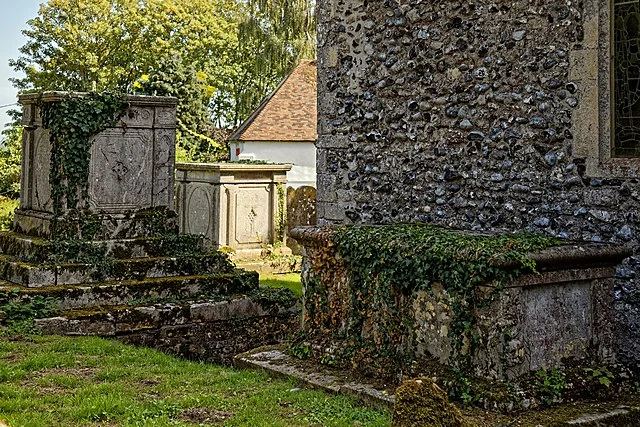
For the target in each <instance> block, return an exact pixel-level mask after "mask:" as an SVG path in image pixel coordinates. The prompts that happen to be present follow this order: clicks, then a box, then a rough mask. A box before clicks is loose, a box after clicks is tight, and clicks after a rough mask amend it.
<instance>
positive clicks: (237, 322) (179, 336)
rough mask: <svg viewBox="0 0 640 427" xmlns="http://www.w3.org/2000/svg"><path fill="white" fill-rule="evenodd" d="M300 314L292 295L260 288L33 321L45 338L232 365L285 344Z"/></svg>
mask: <svg viewBox="0 0 640 427" xmlns="http://www.w3.org/2000/svg"><path fill="white" fill-rule="evenodd" d="M253 277H255V276H253ZM299 314H300V301H299V300H298V298H296V297H295V295H294V294H293V293H291V292H290V291H289V290H288V289H272V288H265V287H259V288H258V289H254V290H253V291H251V292H247V293H240V294H220V295H217V296H215V297H213V298H196V297H193V298H184V299H182V300H180V301H176V302H162V303H152V302H146V303H145V302H144V301H139V302H136V301H133V300H130V301H129V304H122V305H109V306H93V307H90V308H87V309H82V308H77V309H72V310H66V311H63V312H60V313H58V314H57V315H56V316H53V317H48V318H41V319H35V321H34V325H35V327H36V328H38V329H39V330H40V331H42V333H44V334H56V335H69V336H84V335H95V336H101V337H113V338H117V339H118V340H120V341H123V342H126V343H129V344H135V345H144V346H147V347H153V348H157V349H160V350H162V351H165V352H167V353H170V354H174V355H177V356H180V357H184V358H188V359H192V360H193V359H195V360H203V361H208V362H215V363H223V364H231V363H232V359H233V357H234V356H235V355H236V354H238V353H241V352H244V351H247V350H250V349H252V348H255V347H259V346H263V345H268V344H274V343H278V342H282V341H283V340H285V339H287V337H289V336H291V334H293V333H294V332H296V331H297V330H298V328H299V326H300V320H299Z"/></svg>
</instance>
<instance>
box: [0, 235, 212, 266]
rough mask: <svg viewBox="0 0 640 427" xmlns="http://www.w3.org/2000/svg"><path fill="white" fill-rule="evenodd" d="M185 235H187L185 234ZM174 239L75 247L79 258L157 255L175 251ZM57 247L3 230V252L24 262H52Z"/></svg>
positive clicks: (0, 247) (0, 242) (0, 246)
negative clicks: (101, 255)
mask: <svg viewBox="0 0 640 427" xmlns="http://www.w3.org/2000/svg"><path fill="white" fill-rule="evenodd" d="M182 238H183V239H184V238H185V237H184V236H182ZM175 240H176V239H175V238H172V236H171V235H167V236H158V237H138V238H128V239H117V240H98V241H95V242H85V243H84V244H83V246H80V247H77V248H75V250H76V251H77V252H78V254H76V256H78V257H82V256H84V257H86V256H87V252H89V253H92V254H95V253H102V254H103V255H104V256H105V257H110V258H115V259H131V258H148V257H151V258H155V257H160V256H164V255H169V254H172V253H173V252H172V251H175V248H174V247H172V245H174V244H175ZM193 244H194V245H197V246H202V242H201V241H200V242H197V241H196V239H193ZM61 247H64V246H61ZM58 250H59V249H56V248H55V246H54V244H53V243H52V242H51V240H47V239H44V238H42V237H35V236H29V235H26V234H20V233H15V232H10V231H0V254H5V255H11V256H13V257H16V258H18V259H20V260H22V261H24V262H30V263H36V264H37V263H49V262H51V260H52V259H54V256H55V255H56V252H57V251H58ZM58 255H59V254H58Z"/></svg>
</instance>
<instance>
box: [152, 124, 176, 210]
mask: <svg viewBox="0 0 640 427" xmlns="http://www.w3.org/2000/svg"><path fill="white" fill-rule="evenodd" d="M175 143H176V142H175V131H173V130H168V129H162V130H157V131H156V132H155V144H154V163H153V165H154V166H153V167H154V171H153V190H152V191H153V206H173V181H174V180H173V170H174V163H175Z"/></svg>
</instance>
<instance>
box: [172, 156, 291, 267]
mask: <svg viewBox="0 0 640 427" xmlns="http://www.w3.org/2000/svg"><path fill="white" fill-rule="evenodd" d="M176 169H177V174H176V175H177V184H176V205H177V212H178V216H179V219H180V231H181V232H182V233H189V234H197V235H201V236H204V237H205V244H207V245H210V246H212V247H214V248H218V247H221V246H227V247H229V248H232V249H233V250H235V251H236V253H237V254H238V255H240V256H242V257H249V258H250V257H259V256H260V254H261V252H262V249H263V247H264V246H266V245H273V244H275V243H277V242H279V243H282V244H283V245H285V244H286V230H284V229H281V230H279V227H283V224H280V221H282V212H281V211H282V210H283V209H286V200H285V199H284V198H285V195H284V188H285V186H286V184H287V171H289V170H291V165H288V164H285V165H276V164H241V163H178V164H177V166H176Z"/></svg>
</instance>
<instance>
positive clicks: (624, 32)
mask: <svg viewBox="0 0 640 427" xmlns="http://www.w3.org/2000/svg"><path fill="white" fill-rule="evenodd" d="M612 32H613V45H612V52H611V53H612V56H613V63H612V67H611V71H612V72H611V74H612V79H613V82H612V83H613V88H612V89H613V91H612V92H613V93H612V95H613V108H612V113H613V119H614V120H613V124H614V127H613V153H612V154H613V156H614V157H640V1H639V0H634V1H629V0H613V26H612Z"/></svg>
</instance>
